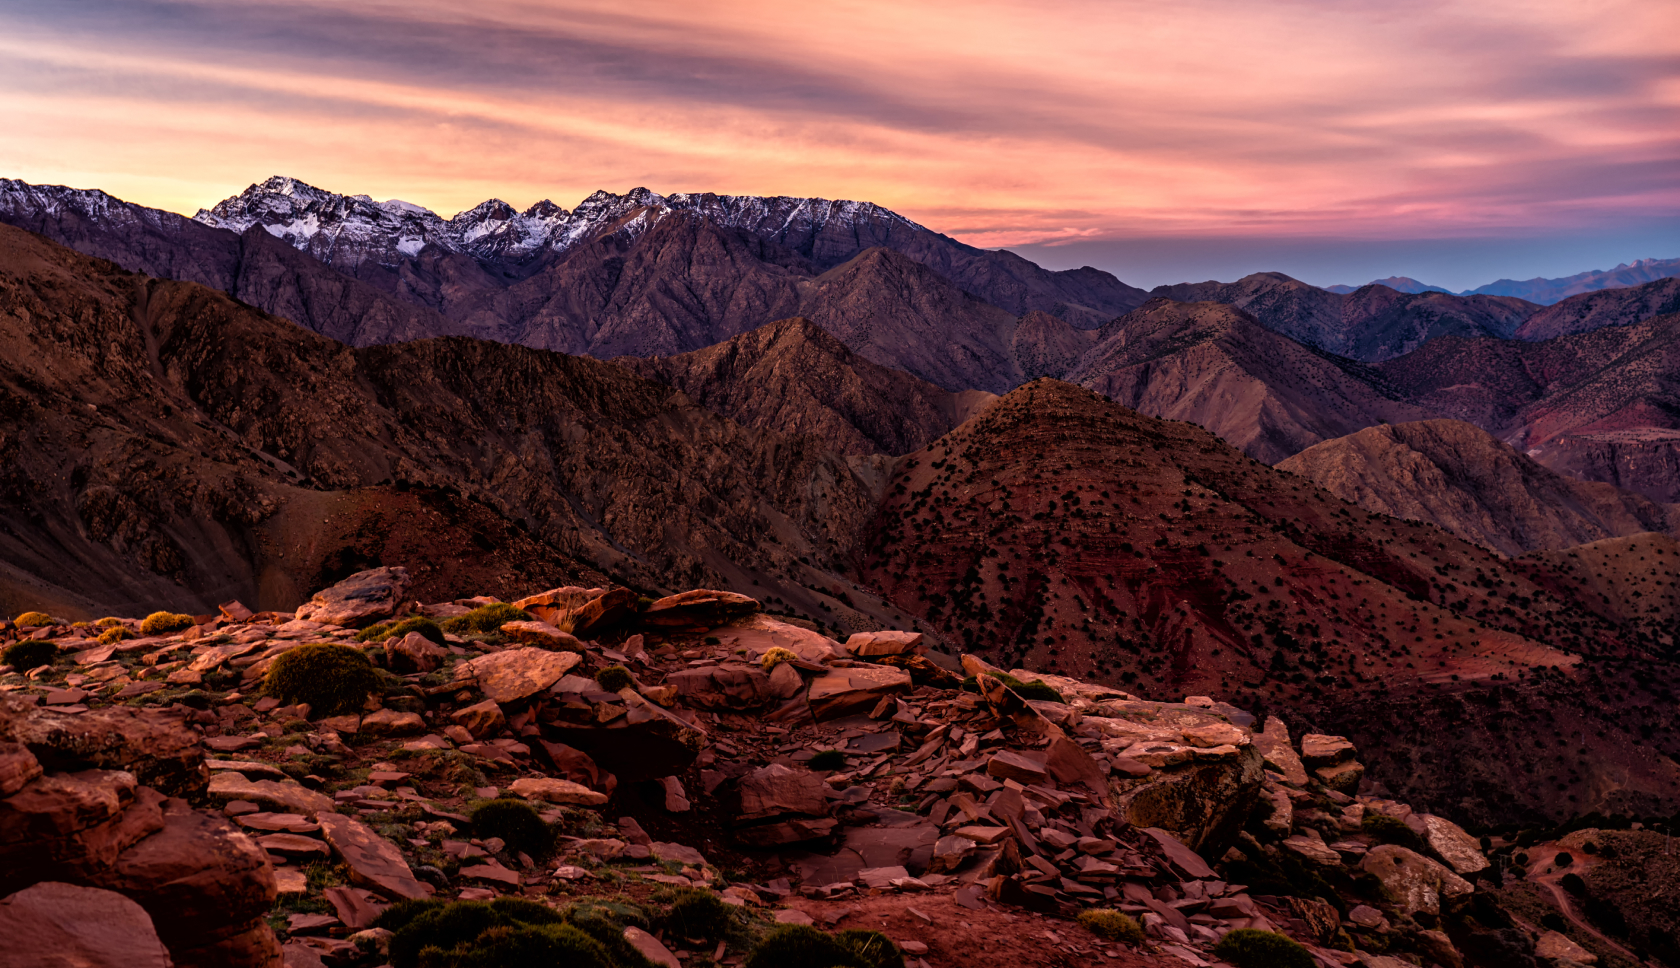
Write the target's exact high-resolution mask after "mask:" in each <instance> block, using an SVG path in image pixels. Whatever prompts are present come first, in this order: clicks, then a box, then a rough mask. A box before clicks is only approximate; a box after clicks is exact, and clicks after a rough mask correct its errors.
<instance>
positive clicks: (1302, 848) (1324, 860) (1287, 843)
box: [1283, 831, 1342, 867]
mask: <svg viewBox="0 0 1680 968" xmlns="http://www.w3.org/2000/svg"><path fill="white" fill-rule="evenodd" d="M1316 834H1317V831H1313V832H1312V833H1310V834H1297V835H1295V836H1293V837H1286V838H1284V841H1283V846H1284V847H1285V848H1287V849H1289V850H1291V851H1293V852H1295V853H1296V854H1298V855H1300V856H1301V857H1304V858H1306V859H1307V860H1310V861H1312V862H1313V863H1315V864H1321V865H1323V866H1325V867H1340V866H1341V865H1342V855H1341V854H1338V853H1336V851H1335V850H1334V849H1332V848H1331V847H1330V846H1329V845H1328V844H1326V843H1325V842H1324V839H1323V838H1322V837H1318V836H1316Z"/></svg>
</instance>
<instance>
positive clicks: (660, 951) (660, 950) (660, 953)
mask: <svg viewBox="0 0 1680 968" xmlns="http://www.w3.org/2000/svg"><path fill="white" fill-rule="evenodd" d="M624 940H625V941H628V942H630V947H632V948H635V949H636V950H637V951H638V952H640V953H641V956H642V957H643V958H646V959H647V960H648V961H649V962H651V963H653V964H655V965H659V966H661V968H682V962H680V961H678V960H677V956H676V955H674V954H672V953H671V952H670V950H669V949H668V948H666V947H665V946H664V945H663V944H660V943H659V939H658V938H655V937H654V936H653V935H651V934H648V933H647V932H646V931H643V930H642V929H641V928H638V927H635V926H634V925H632V926H630V927H628V928H625V929H624Z"/></svg>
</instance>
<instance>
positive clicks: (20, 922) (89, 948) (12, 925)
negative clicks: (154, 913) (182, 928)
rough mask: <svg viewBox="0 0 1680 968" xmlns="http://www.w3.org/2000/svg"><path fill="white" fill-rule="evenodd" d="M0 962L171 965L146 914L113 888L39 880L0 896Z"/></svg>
mask: <svg viewBox="0 0 1680 968" xmlns="http://www.w3.org/2000/svg"><path fill="white" fill-rule="evenodd" d="M0 939H4V940H3V941H0V965H8V966H16V968H26V966H28V968H36V966H39V968H58V966H62V968H172V965H173V962H172V961H171V960H170V957H169V951H168V950H167V949H166V948H164V946H163V942H162V941H161V940H159V939H158V935H157V930H156V929H155V928H153V926H152V919H151V916H150V915H148V914H147V913H146V911H145V909H143V908H142V907H140V905H138V904H136V903H134V902H133V901H131V900H129V899H128V898H126V897H124V896H122V895H121V894H118V893H116V892H115V891H103V890H99V889H97V888H91V887H78V886H75V885H72V884H61V883H57V882H54V881H43V882H41V883H39V884H35V885H33V886H32V887H29V888H26V889H24V890H22V891H19V892H17V893H16V894H12V895H10V896H8V897H5V898H0Z"/></svg>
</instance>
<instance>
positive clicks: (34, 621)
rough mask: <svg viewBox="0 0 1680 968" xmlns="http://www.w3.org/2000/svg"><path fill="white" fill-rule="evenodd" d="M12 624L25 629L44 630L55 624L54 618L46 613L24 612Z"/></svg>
mask: <svg viewBox="0 0 1680 968" xmlns="http://www.w3.org/2000/svg"><path fill="white" fill-rule="evenodd" d="M12 624H13V625H21V626H24V627H25V628H44V627H46V626H48V625H52V624H54V623H53V618H52V616H51V615H48V614H47V613H46V612H24V613H23V614H22V615H19V616H18V617H17V618H14V619H12Z"/></svg>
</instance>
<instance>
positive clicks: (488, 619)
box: [443, 602, 531, 635]
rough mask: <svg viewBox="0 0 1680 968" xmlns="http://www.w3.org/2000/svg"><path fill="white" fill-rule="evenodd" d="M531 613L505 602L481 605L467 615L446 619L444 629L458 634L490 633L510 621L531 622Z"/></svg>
mask: <svg viewBox="0 0 1680 968" xmlns="http://www.w3.org/2000/svg"><path fill="white" fill-rule="evenodd" d="M530 620H531V615H530V613H529V612H527V611H525V610H524V609H522V608H514V607H513V606H512V605H509V604H507V603H505V602H496V603H494V604H491V605H480V606H479V607H478V608H475V609H473V610H472V611H470V612H468V613H467V614H465V615H457V616H455V617H454V618H451V619H445V620H444V623H443V630H444V631H445V632H453V633H455V634H457V635H466V634H470V633H473V632H479V633H483V634H488V633H491V632H494V631H496V630H497V629H500V628H501V627H502V626H503V625H505V624H507V623H508V622H529V621H530Z"/></svg>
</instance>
